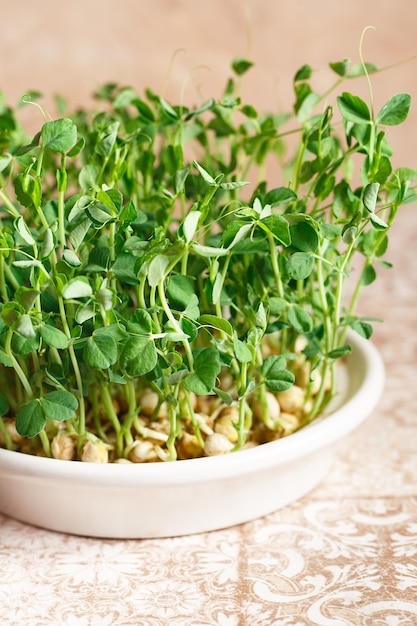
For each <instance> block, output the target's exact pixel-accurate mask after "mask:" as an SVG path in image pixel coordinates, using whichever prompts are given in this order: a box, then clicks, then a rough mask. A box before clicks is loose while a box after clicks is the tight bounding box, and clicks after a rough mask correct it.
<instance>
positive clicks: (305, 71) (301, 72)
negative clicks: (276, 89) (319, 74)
mask: <svg viewBox="0 0 417 626" xmlns="http://www.w3.org/2000/svg"><path fill="white" fill-rule="evenodd" d="M312 74H313V68H312V67H311V66H310V65H307V64H306V65H302V66H301V67H300V69H298V70H297V72H296V74H295V76H294V82H298V81H300V80H308V79H309V78H311V75H312Z"/></svg>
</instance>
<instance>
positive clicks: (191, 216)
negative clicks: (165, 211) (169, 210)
mask: <svg viewBox="0 0 417 626" xmlns="http://www.w3.org/2000/svg"><path fill="white" fill-rule="evenodd" d="M200 217H201V211H190V213H188V215H186V217H185V219H184V222H183V224H182V230H183V233H184V237H185V241H186V242H187V243H189V242H190V241H191V240H192V239H193V237H194V235H195V233H196V230H197V226H198V221H199V219H200Z"/></svg>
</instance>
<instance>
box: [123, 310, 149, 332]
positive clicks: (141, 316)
mask: <svg viewBox="0 0 417 626" xmlns="http://www.w3.org/2000/svg"><path fill="white" fill-rule="evenodd" d="M126 327H127V330H128V332H129V333H132V334H135V335H147V336H150V335H151V333H152V317H151V316H150V314H149V313H148V311H145V310H143V309H136V311H135V312H134V314H133V315H132V317H131V318H130V319H129V320H128V322H127V324H126Z"/></svg>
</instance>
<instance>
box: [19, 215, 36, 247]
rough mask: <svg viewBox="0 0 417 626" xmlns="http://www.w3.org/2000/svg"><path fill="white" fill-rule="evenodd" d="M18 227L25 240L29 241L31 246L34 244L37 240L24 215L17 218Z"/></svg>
mask: <svg viewBox="0 0 417 626" xmlns="http://www.w3.org/2000/svg"><path fill="white" fill-rule="evenodd" d="M16 229H17V231H18V233H19V235H20V236H21V237H22V239H23V241H24V242H25V243H27V244H28V245H29V246H33V244H34V243H35V240H34V238H33V237H32V233H31V232H30V230H29V228H28V227H27V225H26V223H25V220H24V219H23V217H19V218H18V219H17V220H16Z"/></svg>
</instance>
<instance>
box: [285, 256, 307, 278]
mask: <svg viewBox="0 0 417 626" xmlns="http://www.w3.org/2000/svg"><path fill="white" fill-rule="evenodd" d="M286 269H287V273H288V276H289V277H290V278H293V279H294V280H304V279H305V278H308V276H310V274H311V272H312V271H313V269H314V257H313V256H312V255H311V254H309V253H308V252H294V254H292V255H291V256H290V257H289V258H288V259H287V263H286Z"/></svg>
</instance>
